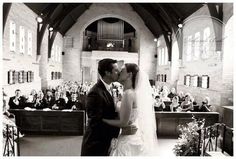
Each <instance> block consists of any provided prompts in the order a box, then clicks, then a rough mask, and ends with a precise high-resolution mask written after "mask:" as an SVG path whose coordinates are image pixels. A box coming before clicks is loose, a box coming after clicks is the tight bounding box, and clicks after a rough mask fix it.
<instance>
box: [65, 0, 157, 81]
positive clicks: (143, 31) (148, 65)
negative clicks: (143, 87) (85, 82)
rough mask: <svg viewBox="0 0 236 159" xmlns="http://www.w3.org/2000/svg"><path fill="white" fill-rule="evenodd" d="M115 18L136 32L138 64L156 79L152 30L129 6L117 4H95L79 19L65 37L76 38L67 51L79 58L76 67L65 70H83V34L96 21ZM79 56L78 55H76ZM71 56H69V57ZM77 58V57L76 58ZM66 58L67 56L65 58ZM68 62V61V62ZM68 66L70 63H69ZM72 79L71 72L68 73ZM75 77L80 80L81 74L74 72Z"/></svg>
mask: <svg viewBox="0 0 236 159" xmlns="http://www.w3.org/2000/svg"><path fill="white" fill-rule="evenodd" d="M106 17H114V18H118V19H121V20H123V21H126V22H127V23H129V24H130V25H131V26H132V27H133V28H134V29H135V30H136V41H137V42H136V46H135V47H137V49H136V50H138V51H137V52H138V60H139V61H138V64H139V65H140V67H142V68H143V69H144V70H145V71H146V72H148V74H149V76H150V78H152V79H154V77H155V73H156V72H155V70H156V69H154V68H155V63H156V62H155V58H154V55H155V44H154V42H153V39H154V36H153V34H152V33H151V32H150V30H149V29H148V28H147V27H146V25H145V24H144V22H143V20H142V18H141V17H139V15H138V14H137V13H136V12H135V11H134V10H133V9H132V7H131V6H130V5H129V4H128V3H127V4H117V3H109V4H108V3H107V4H106V3H105V4H104V3H103V4H101V3H99V4H93V5H91V6H90V8H89V9H88V10H86V11H85V12H84V14H82V15H81V16H80V17H79V18H78V19H77V22H76V23H75V24H74V26H73V27H72V28H71V29H70V30H69V31H68V32H67V34H66V35H65V36H72V37H74V45H75V46H74V48H73V49H70V50H65V52H69V53H68V54H74V55H73V56H74V57H73V59H75V58H78V59H77V62H76V63H73V64H74V66H72V65H71V66H70V68H65V70H69V69H73V68H74V67H78V68H79V69H78V70H80V69H81V64H82V63H81V62H82V61H81V59H82V49H83V40H82V39H83V33H84V30H85V29H86V28H87V27H88V26H89V25H90V24H91V23H92V22H94V21H96V20H98V19H101V18H106ZM75 54H77V55H75ZM66 56H67V55H66ZM68 56H69V55H68ZM75 56H76V57H75ZM64 57H65V56H64ZM66 62H67V61H66ZM67 64H68V63H67ZM66 74H69V75H70V77H72V73H71V72H66V73H65V76H67V75H66ZM73 76H75V77H76V78H77V80H78V79H80V77H81V72H78V73H76V75H75V74H74V72H73Z"/></svg>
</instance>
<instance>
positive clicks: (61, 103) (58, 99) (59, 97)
mask: <svg viewBox="0 0 236 159" xmlns="http://www.w3.org/2000/svg"><path fill="white" fill-rule="evenodd" d="M63 97H64V93H62V92H61V93H60V92H55V104H54V105H53V106H52V109H55V110H62V109H64V108H65V106H66V101H65V99H64V98H63Z"/></svg>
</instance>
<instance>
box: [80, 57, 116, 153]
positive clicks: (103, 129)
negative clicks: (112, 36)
mask: <svg viewBox="0 0 236 159" xmlns="http://www.w3.org/2000/svg"><path fill="white" fill-rule="evenodd" d="M98 73H99V74H100V76H101V78H100V80H99V81H98V82H97V83H96V84H95V85H94V86H93V88H91V90H90V92H89V93H88V96H87V99H86V111H87V115H88V125H87V128H86V131H85V134H84V136H83V142H82V149H81V156H108V155H109V147H110V144H111V139H112V138H116V137H118V134H119V131H120V128H117V127H113V126H110V125H107V124H106V123H104V122H103V121H102V119H103V118H106V119H116V118H118V113H117V112H115V105H114V101H113V98H112V91H111V88H110V86H111V83H112V82H115V81H117V80H118V76H119V69H118V65H117V61H116V60H113V59H103V60H101V61H99V63H98Z"/></svg>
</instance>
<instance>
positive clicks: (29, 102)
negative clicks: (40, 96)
mask: <svg viewBox="0 0 236 159" xmlns="http://www.w3.org/2000/svg"><path fill="white" fill-rule="evenodd" d="M36 98H37V92H36V90H35V89H32V90H31V93H30V95H29V96H28V98H27V100H26V107H31V108H32V107H34V104H35V102H36Z"/></svg>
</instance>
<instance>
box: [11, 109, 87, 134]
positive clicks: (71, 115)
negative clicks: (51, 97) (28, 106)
mask: <svg viewBox="0 0 236 159" xmlns="http://www.w3.org/2000/svg"><path fill="white" fill-rule="evenodd" d="M9 111H10V112H11V113H13V114H14V115H15V119H16V125H17V126H18V128H20V131H21V132H22V133H25V134H37V135H39V134H40V135H41V134H52V135H83V134H84V130H85V112H84V111H81V110H78V111H71V112H68V111H61V110H50V111H43V110H34V111H28V110H22V109H10V110H9Z"/></svg>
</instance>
